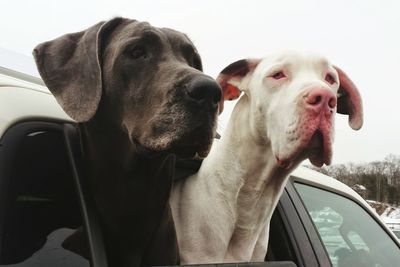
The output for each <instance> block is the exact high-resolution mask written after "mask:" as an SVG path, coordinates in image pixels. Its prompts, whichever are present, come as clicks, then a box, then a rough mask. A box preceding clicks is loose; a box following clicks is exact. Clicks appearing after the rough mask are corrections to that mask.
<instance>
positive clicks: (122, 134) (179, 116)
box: [34, 18, 221, 267]
mask: <svg viewBox="0 0 400 267" xmlns="http://www.w3.org/2000/svg"><path fill="white" fill-rule="evenodd" d="M34 56H35V59H36V63H37V66H38V69H39V72H40V74H41V76H42V78H43V80H44V82H45V84H46V85H47V87H48V88H49V89H50V91H51V92H52V93H53V94H54V96H55V97H56V99H57V101H58V102H59V104H60V105H61V106H62V108H63V109H64V111H65V112H66V113H67V114H68V115H69V116H70V117H71V118H73V119H75V120H76V121H77V122H78V125H79V129H80V133H81V141H82V147H83V158H84V165H85V170H86V176H87V178H88V181H89V188H90V190H91V193H92V196H93V198H94V200H95V203H96V207H97V209H98V212H99V214H100V219H101V225H102V228H103V232H104V235H105V239H106V250H107V256H108V261H109V265H110V266H119V267H120V266H138V265H163V264H169V265H172V264H177V263H179V256H178V255H179V254H178V247H177V243H176V234H175V228H174V225H173V220H172V217H171V212H170V208H169V205H168V198H169V194H170V191H171V186H172V176H173V171H174V164H175V156H176V155H177V156H178V157H183V158H186V157H193V156H194V155H195V154H196V153H197V154H199V155H201V156H205V155H207V153H208V151H209V149H210V145H211V142H212V139H213V137H214V134H215V124H216V117H217V111H218V102H219V101H220V98H221V90H220V87H219V85H218V84H217V83H216V82H215V81H214V80H213V79H212V78H210V77H208V76H206V75H204V74H203V73H202V72H201V71H202V65H201V60H200V57H199V55H198V53H197V51H196V49H195V47H194V46H193V44H192V42H191V41H190V40H189V39H188V37H187V36H185V35H184V34H182V33H180V32H177V31H174V30H171V29H166V28H155V27H152V26H151V25H149V24H148V23H145V22H138V21H135V20H129V19H124V18H115V19H112V20H110V21H108V22H101V23H98V24H96V25H94V26H92V27H90V28H89V29H87V30H85V31H82V32H78V33H72V34H67V35H64V36H61V37H59V38H57V39H55V40H53V41H49V42H45V43H43V44H40V45H39V46H37V47H36V49H35V50H34Z"/></svg>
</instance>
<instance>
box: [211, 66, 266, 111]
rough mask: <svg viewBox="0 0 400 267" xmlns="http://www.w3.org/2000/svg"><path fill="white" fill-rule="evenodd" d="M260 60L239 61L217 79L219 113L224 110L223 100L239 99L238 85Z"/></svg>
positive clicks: (224, 70)
mask: <svg viewBox="0 0 400 267" xmlns="http://www.w3.org/2000/svg"><path fill="white" fill-rule="evenodd" d="M260 61H261V59H241V60H238V61H236V62H234V63H232V64H230V65H228V66H227V67H226V68H224V69H223V70H222V71H221V73H220V74H219V75H218V77H217V82H218V83H219V85H220V86H221V89H222V95H223V97H222V98H221V101H220V103H219V113H220V114H221V112H222V111H223V109H224V101H225V100H235V99H237V98H239V96H240V94H241V91H240V88H239V85H240V83H241V81H242V79H243V78H244V77H246V75H247V74H249V73H250V72H252V71H253V70H254V69H255V67H256V66H257V65H258V63H260Z"/></svg>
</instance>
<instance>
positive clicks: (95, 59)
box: [33, 18, 124, 122]
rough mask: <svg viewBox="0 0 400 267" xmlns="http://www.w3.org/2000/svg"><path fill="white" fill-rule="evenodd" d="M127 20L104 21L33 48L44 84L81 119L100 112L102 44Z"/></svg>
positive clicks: (76, 118) (68, 111)
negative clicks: (98, 109) (98, 110)
mask: <svg viewBox="0 0 400 267" xmlns="http://www.w3.org/2000/svg"><path fill="white" fill-rule="evenodd" d="M123 20H124V19H123V18H114V19H112V20H110V21H108V22H100V23H98V24H96V25H94V26H92V27H90V28H89V29H87V30H85V31H81V32H77V33H71V34H66V35H63V36H61V37H59V38H57V39H55V40H52V41H48V42H45V43H42V44H40V45H38V46H37V47H36V48H35V49H34V51H33V55H34V57H35V60H36V65H37V68H38V70H39V73H40V76H41V77H42V79H43V81H44V83H45V84H46V86H47V87H48V89H49V90H50V91H51V92H52V93H53V95H54V96H55V98H56V99H57V102H58V103H59V104H60V105H61V107H62V108H63V109H64V111H65V112H66V113H67V114H68V115H69V116H70V117H71V118H73V119H74V120H76V121H77V122H84V121H88V120H89V119H90V118H91V117H92V116H93V115H94V114H95V113H96V110H97V107H98V105H99V102H100V99H101V95H102V71H101V63H102V62H101V52H102V49H103V48H102V46H103V44H104V42H105V39H106V37H107V36H108V35H109V33H110V32H112V31H113V29H114V28H115V27H116V26H118V25H119V24H120V23H121V22H122V21H123Z"/></svg>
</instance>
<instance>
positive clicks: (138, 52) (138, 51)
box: [129, 46, 147, 59]
mask: <svg viewBox="0 0 400 267" xmlns="http://www.w3.org/2000/svg"><path fill="white" fill-rule="evenodd" d="M129 55H130V56H131V57H132V58H133V59H140V58H143V59H146V58H147V51H146V49H145V48H144V47H141V46H137V47H135V48H133V49H132V50H130V51H129Z"/></svg>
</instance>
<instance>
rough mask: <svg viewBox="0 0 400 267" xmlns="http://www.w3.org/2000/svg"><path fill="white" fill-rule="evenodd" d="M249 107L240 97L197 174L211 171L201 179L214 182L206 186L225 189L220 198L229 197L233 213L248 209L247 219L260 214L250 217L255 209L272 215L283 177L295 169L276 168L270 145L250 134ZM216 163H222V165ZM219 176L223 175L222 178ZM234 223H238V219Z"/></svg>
mask: <svg viewBox="0 0 400 267" xmlns="http://www.w3.org/2000/svg"><path fill="white" fill-rule="evenodd" d="M249 107H250V103H249V99H248V98H247V96H243V97H241V99H240V100H239V101H238V103H237V104H236V106H235V108H234V110H233V112H232V115H231V119H230V121H229V123H228V125H227V128H226V130H225V134H224V135H223V137H222V138H221V140H220V141H219V142H218V143H217V144H216V145H215V146H213V148H212V151H211V153H210V155H209V157H207V158H206V159H205V162H204V163H203V165H202V168H201V169H200V171H202V172H209V171H212V170H214V171H215V173H214V174H213V175H207V174H206V175H204V176H205V177H208V178H212V177H213V176H217V177H218V178H217V179H216V181H211V179H210V181H208V182H209V183H211V184H212V183H220V185H219V187H216V188H222V189H223V188H229V190H222V191H224V192H226V193H224V194H228V193H229V194H231V195H229V196H228V195H225V196H224V197H225V198H229V199H230V201H232V202H231V203H236V205H237V206H236V209H237V210H240V207H241V206H243V207H247V208H249V209H248V210H247V211H246V213H247V214H249V216H250V214H253V215H254V214H259V213H260V212H261V211H257V212H256V213H252V211H251V210H250V209H253V208H254V209H256V208H257V207H262V208H263V210H267V209H268V210H272V211H273V209H274V208H275V206H276V203H277V201H278V200H279V197H280V195H281V192H282V190H283V188H284V186H285V184H286V180H287V176H288V174H289V173H290V171H291V170H292V169H293V168H294V167H295V166H292V167H291V168H290V169H285V168H281V167H279V166H278V165H277V161H276V159H275V156H274V153H273V152H272V149H271V144H270V141H269V140H268V139H265V138H264V139H261V138H257V137H256V136H258V135H257V134H254V131H253V130H252V129H254V125H252V123H254V121H255V120H254V118H253V117H254V116H255V115H254V113H253V112H251V110H250V108H249ZM264 136H265V135H264ZM220 159H223V162H221V160H220ZM220 173H223V174H224V175H223V177H222V176H220V175H219V174H220ZM256 205H257V207H256ZM271 215H272V214H264V215H262V216H261V217H264V218H263V219H265V216H267V217H269V216H271ZM238 219H239V220H240V215H239V218H238ZM260 219H261V218H260ZM239 223H240V222H239ZM244 224H245V222H244Z"/></svg>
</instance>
